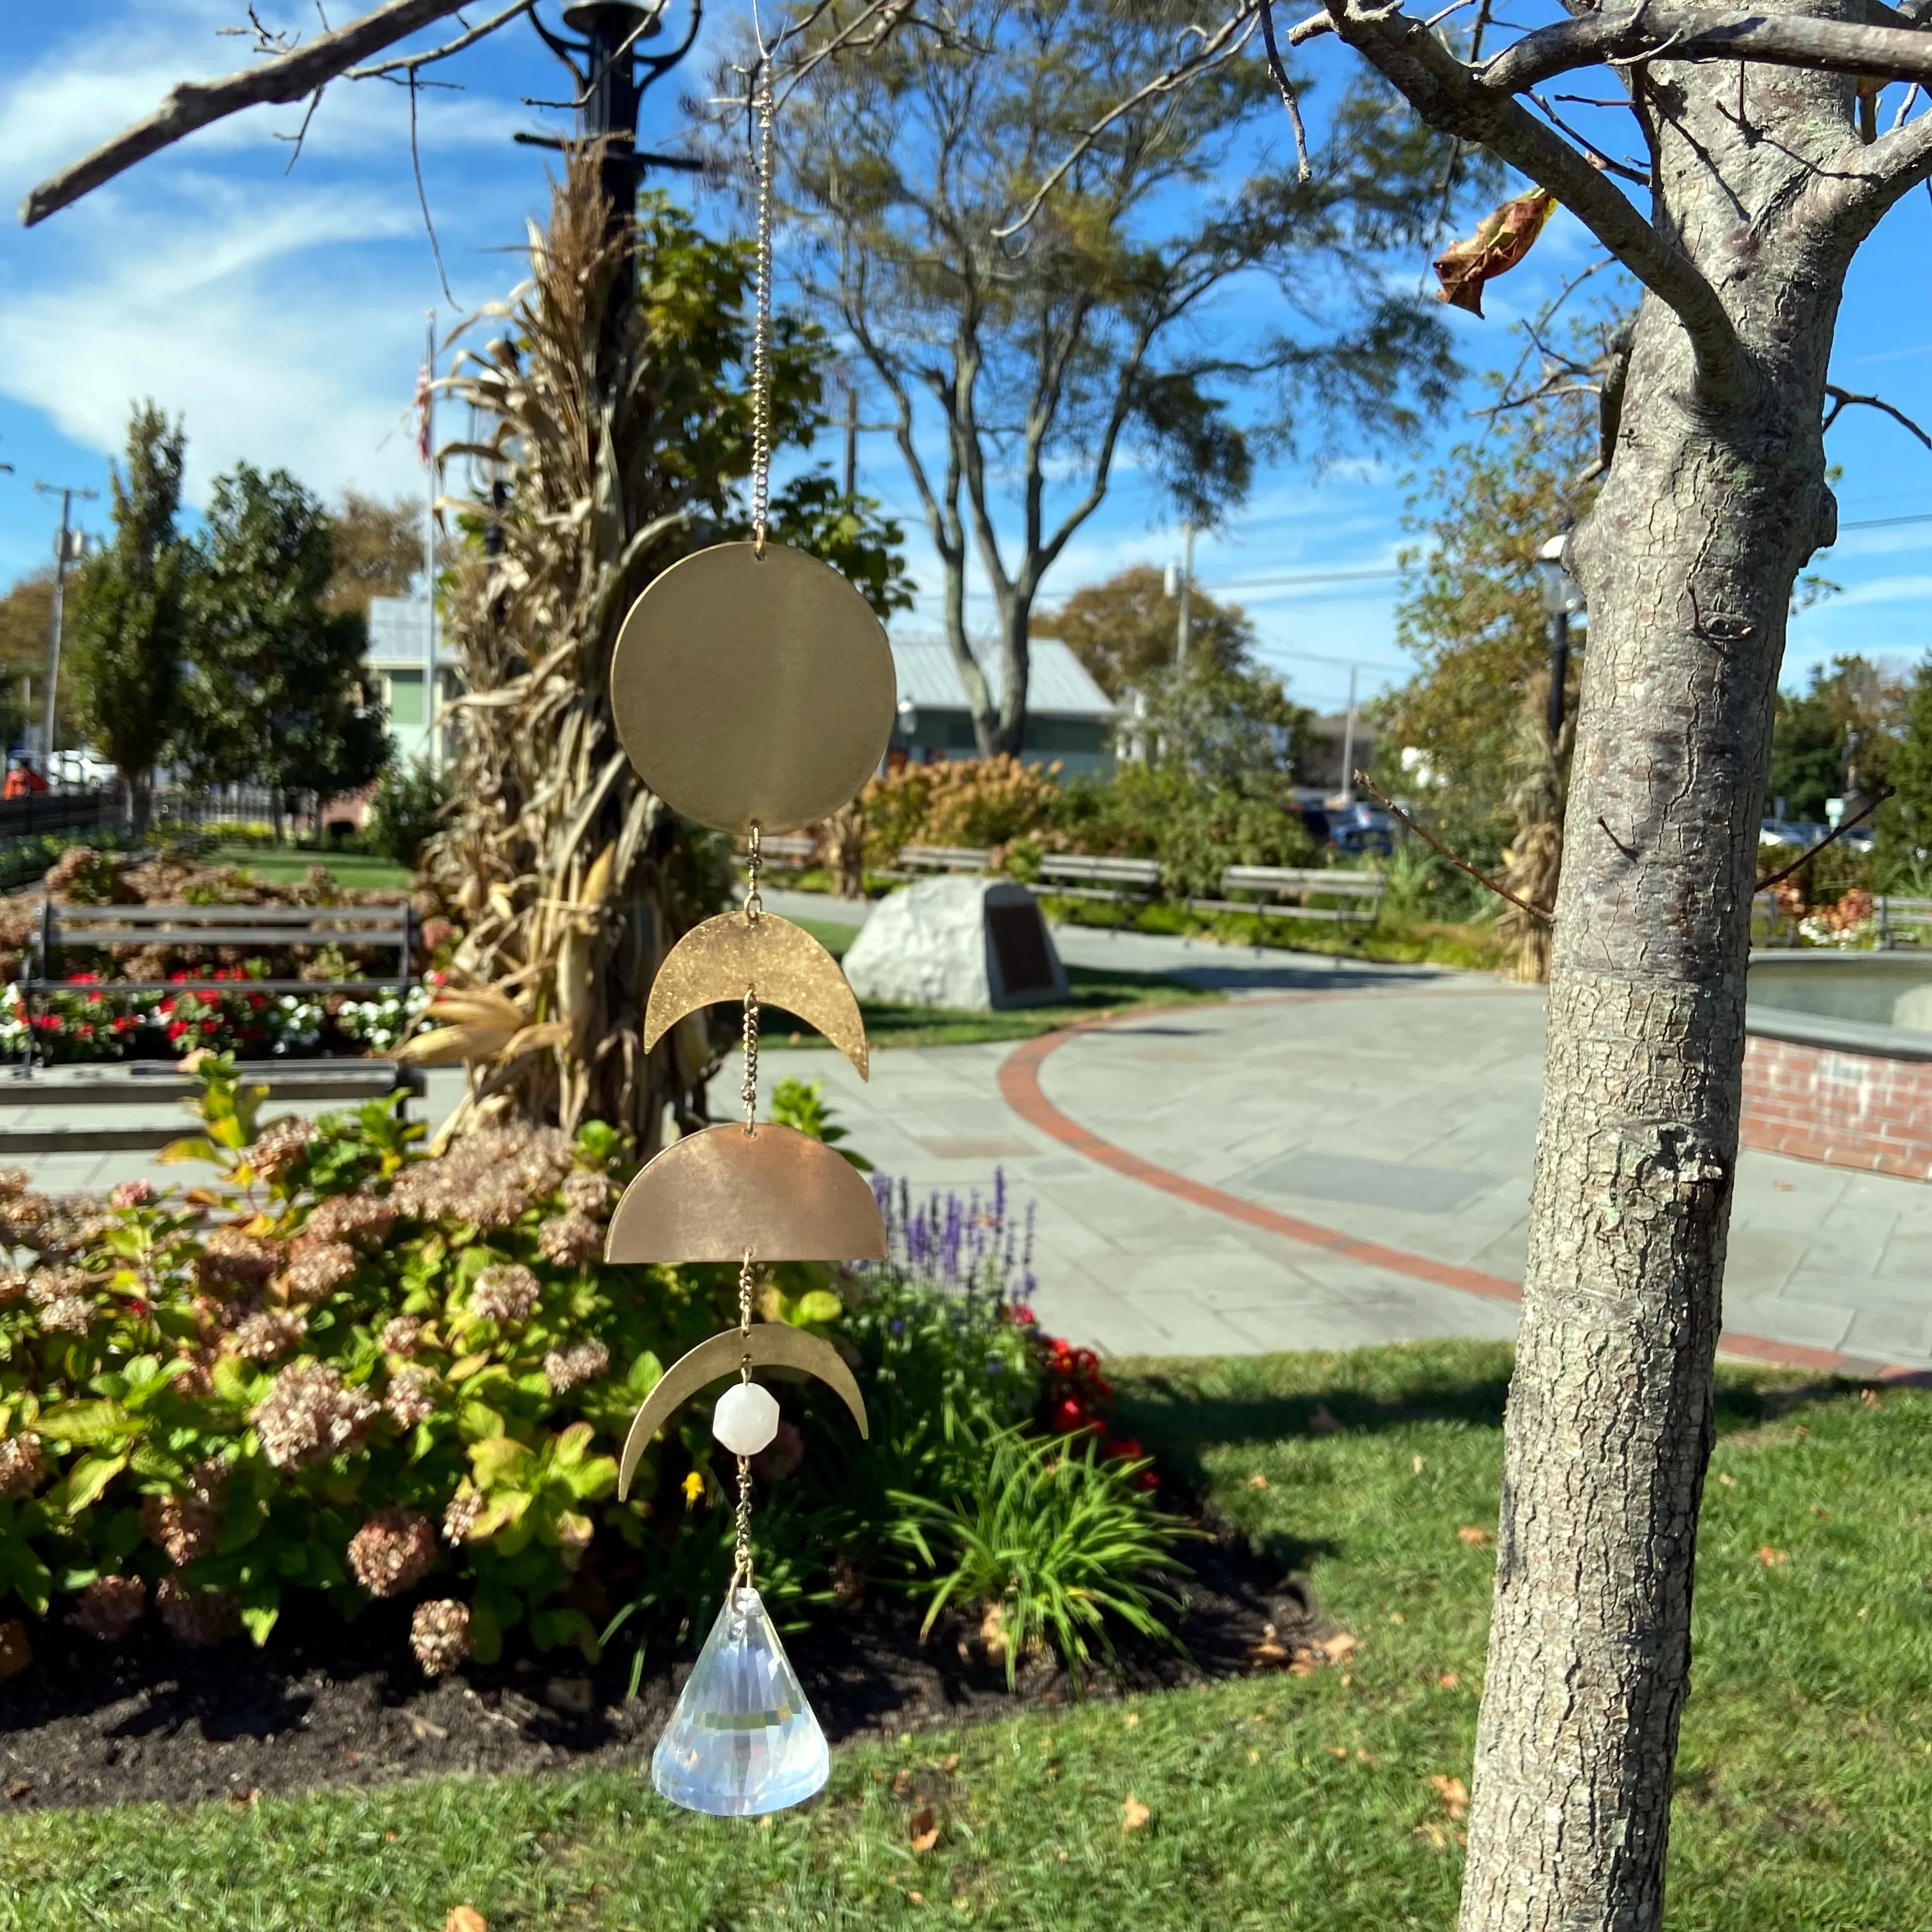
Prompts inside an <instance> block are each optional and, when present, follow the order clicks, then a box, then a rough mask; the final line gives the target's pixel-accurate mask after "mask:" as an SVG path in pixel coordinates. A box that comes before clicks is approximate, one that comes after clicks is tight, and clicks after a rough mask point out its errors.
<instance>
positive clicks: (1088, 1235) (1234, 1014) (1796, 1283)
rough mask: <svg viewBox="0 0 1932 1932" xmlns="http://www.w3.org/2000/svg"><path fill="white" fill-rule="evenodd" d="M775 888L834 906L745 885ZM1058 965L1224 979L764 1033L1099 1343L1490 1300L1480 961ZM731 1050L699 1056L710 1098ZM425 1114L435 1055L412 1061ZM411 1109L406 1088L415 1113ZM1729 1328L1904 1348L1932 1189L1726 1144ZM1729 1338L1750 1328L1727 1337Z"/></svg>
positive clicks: (1496, 999) (1529, 1148) (1126, 952)
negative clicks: (1008, 1240)
mask: <svg viewBox="0 0 1932 1932" xmlns="http://www.w3.org/2000/svg"><path fill="white" fill-rule="evenodd" d="M766 898H767V902H768V903H769V904H771V906H772V910H775V911H781V912H787V913H791V914H792V915H793V916H799V915H800V914H803V915H805V916H811V917H816V918H819V919H827V920H837V921H845V920H849V921H850V922H853V923H857V922H859V917H861V916H862V913H863V911H864V910H865V908H862V907H849V908H848V907H845V906H843V905H841V904H838V903H837V902H835V901H829V900H826V899H822V898H815V897H808V896H807V895H802V894H793V893H783V892H772V893H769V894H767V895H766ZM1057 937H1058V941H1059V943H1060V945H1061V951H1062V952H1063V953H1064V955H1065V956H1066V957H1067V959H1068V960H1069V961H1070V962H1071V963H1074V964H1077V965H1092V966H1113V967H1116V968H1124V969H1127V970H1130V971H1146V972H1155V973H1164V974H1169V975H1170V976H1172V977H1176V978H1182V979H1187V980H1193V981H1194V982H1196V983H1199V984H1203V985H1211V986H1220V987H1223V988H1226V989H1227V990H1228V991H1229V993H1230V995H1231V998H1229V1001H1228V1002H1227V1003H1226V1004H1223V1005H1214V1006H1207V1007H1199V1006H1197V1007H1183V1008H1178V1009H1175V1010H1171V1011H1168V1012H1152V1013H1142V1014H1135V1015H1131V1016H1128V1017H1127V1019H1125V1020H1124V1021H1123V1022H1120V1023H1118V1024H1116V1025H1112V1026H1106V1027H1097V1028H1088V1029H1085V1030H1082V1031H1076V1032H1074V1033H1072V1034H1058V1035H1054V1036H1050V1037H1049V1038H1047V1039H1046V1040H1036V1041H1032V1042H1028V1043H1022V1044H1021V1045H1020V1046H1013V1045H1011V1044H1000V1045H992V1046H963V1047H941V1048H930V1049H917V1050H913V1049H895V1050H892V1051H889V1052H877V1053H875V1054H874V1055H873V1058H872V1079H871V1082H870V1084H869V1085H866V1084H864V1083H862V1082H860V1081H859V1078H858V1076H856V1074H855V1073H853V1071H852V1070H851V1068H850V1067H849V1066H847V1064H846V1063H845V1061H844V1060H843V1059H842V1058H840V1056H839V1055H837V1054H835V1053H834V1052H831V1051H830V1050H829V1049H809V1048H799V1049H784V1048H782V1047H780V1046H777V1045H776V1043H768V1045H769V1049H770V1050H769V1053H768V1058H767V1063H766V1064H767V1066H768V1067H769V1068H770V1070H771V1072H772V1075H773V1076H774V1077H776V1076H781V1074H784V1073H797V1074H800V1075H802V1076H805V1077H807V1078H809V1079H818V1080H822V1081H823V1082H824V1083H825V1085H826V1091H827V1094H828V1097H829V1099H830V1100H831V1101H832V1104H833V1106H834V1107H835V1110H836V1112H837V1114H838V1118H839V1119H840V1120H841V1122H842V1123H843V1124H844V1125H846V1126H847V1127H849V1128H850V1130H852V1133H853V1144H854V1145H856V1146H858V1147H859V1148H862V1149H863V1150H864V1151H865V1152H866V1153H867V1154H868V1155H870V1156H871V1158H872V1159H873V1160H874V1161H875V1162H877V1163H878V1165H879V1166H880V1167H882V1168H883V1169H885V1170H886V1172H889V1173H890V1174H892V1175H898V1176H903V1177H904V1178H905V1179H906V1180H907V1181H908V1182H909V1183H910V1184H911V1185H912V1187H913V1188H914V1189H915V1190H919V1191H923V1190H926V1189H927V1188H939V1189H942V1190H945V1189H950V1190H955V1191H956V1192H958V1193H961V1194H962V1195H964V1194H965V1193H968V1192H969V1191H970V1190H973V1189H974V1188H977V1189H978V1190H980V1193H982V1194H985V1193H988V1192H989V1191H990V1189H991V1187H992V1179H993V1174H994V1171H995V1169H999V1168H1003V1169H1004V1170H1005V1172H1006V1175H1007V1181H1008V1184H1009V1186H1010V1188H1011V1190H1013V1193H1014V1195H1015V1196H1016V1198H1017V1199H1019V1200H1020V1201H1022V1202H1024V1201H1025V1200H1027V1199H1032V1200H1034V1201H1035V1202H1037V1203H1038V1217H1039V1219H1038V1238H1037V1247H1036V1252H1035V1267H1036V1271H1037V1274H1038V1275H1039V1277H1040V1289H1039V1292H1038V1293H1037V1295H1036V1298H1035V1302H1036V1306H1037V1308H1038V1310H1039V1312H1040V1316H1041V1319H1043V1321H1044V1322H1046V1323H1047V1324H1048V1325H1049V1327H1051V1328H1053V1329H1054V1330H1055V1331H1056V1332H1057V1333H1060V1334H1065V1335H1067V1336H1069V1337H1072V1338H1073V1339H1074V1340H1078V1341H1081V1342H1085V1343H1091V1344H1092V1345H1094V1346H1097V1347H1100V1348H1102V1349H1106V1350H1108V1351H1109V1352H1115V1353H1121V1354H1125V1353H1157V1354H1183V1355H1193V1354H1221V1353H1250V1352H1257V1351H1262V1350H1270V1349H1316V1348H1346V1347H1349V1346H1354V1345H1356V1344H1358V1343H1367V1342H1381V1341H1393V1340H1405V1339H1417V1338H1421V1337H1431V1336H1457V1335H1468V1336H1490V1337H1502V1336H1507V1335H1508V1334H1511V1333H1512V1332H1513V1331H1514V1327H1515V1318H1516V1310H1515V1307H1514V1302H1513V1299H1512V1296H1513V1294H1514V1288H1515V1285H1516V1284H1517V1283H1519V1282H1520V1279H1521V1276H1522V1271H1523V1249H1524V1241H1525V1234H1526V1217H1527V1207H1528V1197H1529V1175H1530V1164H1531V1158H1532V1152H1533V1149H1534V1145H1535V1124H1536V1115H1537V1106H1538V1088H1539V1084H1540V1081H1541V1062H1542V1047H1543V1025H1544V1022H1543V1002H1542V1000H1541V997H1540V996H1539V995H1538V994H1536V993H1535V992H1532V991H1529V990H1527V989H1522V988H1517V987H1513V986H1508V985H1507V984H1505V983H1502V982H1499V981H1496V980H1490V979H1488V978H1486V977H1482V976H1479V975H1475V974H1445V973H1437V972H1432V971H1428V970H1427V969H1421V968H1405V967H1389V966H1379V965H1370V964H1366V963H1364V962H1352V961H1335V960H1328V959H1322V958H1319V957H1317V956H1312V955H1306V954H1302V955H1298V954H1292V953H1275V952H1263V951H1258V950H1250V949H1246V948H1238V947H1223V946H1217V945H1215V944H1212V943H1211V942H1207V941H1198V940H1181V939H1168V938H1155V937H1152V936H1148V935H1135V934H1111V933H1107V932H1099V931H1094V930H1091V929H1088V930H1082V929H1061V931H1060V932H1059V933H1058V935H1057ZM738 1077H739V1076H738V1071H737V1069H736V1064H735V1060H734V1061H733V1062H732V1063H730V1064H727V1067H726V1068H725V1069H724V1071H723V1072H722V1073H721V1074H720V1075H719V1076H718V1083H717V1087H716V1089H715V1094H714V1102H715V1110H716V1112H718V1115H719V1116H720V1118H723V1117H724V1116H726V1115H729V1114H730V1113H731V1112H735V1109H736V1087H737V1082H738ZM459 1087H460V1075H459V1074H453V1073H433V1074H432V1075H431V1094H430V1097H429V1100H428V1105H427V1106H426V1107H425V1108H424V1109H422V1115H427V1117H428V1118H430V1119H431V1121H435V1120H438V1119H440V1118H442V1116H443V1114H444V1113H445V1112H447V1111H448V1109H449V1106H452V1105H453V1104H454V1102H455V1097H456V1094H457V1092H458V1089H459ZM420 1117H422V1116H421V1115H419V1118H420ZM34 1166H35V1172H36V1176H37V1181H38V1184H39V1185H40V1186H42V1187H46V1188H49V1189H50V1190H55V1191H65V1190H71V1189H83V1188H85V1189H89V1190H93V1189H102V1188H105V1187H109V1186H110V1185H112V1184H113V1182H114V1181H118V1180H121V1179H124V1178H128V1177H130V1176H131V1175H139V1174H146V1175H149V1176H150V1177H151V1178H154V1180H156V1181H160V1182H167V1183H180V1182H181V1181H185V1180H189V1179H191V1178H193V1170H192V1169H179V1168H174V1169H156V1168H154V1166H152V1165H151V1162H150V1161H149V1160H148V1157H145V1156H144V1155H142V1154H72V1155H62V1156H59V1157H49V1158H46V1159H43V1160H41V1161H40V1162H38V1163H34ZM1725 1293H1726V1315H1727V1334H1728V1335H1729V1337H1730V1346H1733V1347H1736V1348H1738V1349H1739V1350H1740V1352H1757V1353H1760V1354H1762V1353H1766V1352H1767V1350H1766V1349H1765V1348H1764V1347H1763V1346H1760V1345H1761V1344H1762V1343H1770V1344H1773V1345H1777V1346H1778V1348H1779V1349H1781V1350H1782V1352H1784V1355H1785V1356H1786V1358H1787V1359H1790V1360H1793V1361H1809V1362H1811V1363H1813V1364H1815V1365H1817V1366H1820V1367H1824V1366H1828V1365H1830V1364H1832V1363H1833V1362H1834V1361H1836V1360H1837V1359H1838V1358H1841V1357H1849V1358H1852V1360H1853V1361H1855V1362H1856V1363H1858V1364H1869V1365H1872V1366H1877V1365H1881V1364H1893V1365H1897V1366H1900V1367H1906V1368H1911V1369H1921V1368H1932V1186H1927V1185H1924V1184H1920V1183H1916V1182H1912V1181H1900V1180H1894V1179H1891V1178H1888V1177H1885V1176H1882V1175H1859V1174H1853V1173H1851V1172H1846V1171H1844V1170H1843V1169H1835V1168H1826V1167H1819V1166H1813V1165H1811V1164H1810V1163H1806V1162H1802V1161H1797V1160H1788V1159H1786V1158H1784V1157H1780V1156H1777V1155H1772V1154H1758V1153H1754V1152H1749V1151H1747V1152H1746V1153H1745V1154H1744V1155H1742V1157H1741V1159H1740V1161H1739V1174H1738V1186H1737V1194H1736V1209H1735V1212H1734V1215H1733V1224H1732V1232H1731V1240H1730V1270H1729V1274H1728V1277H1727V1283H1726V1290H1725ZM1751 1338H1757V1340H1752V1339H1751Z"/></svg>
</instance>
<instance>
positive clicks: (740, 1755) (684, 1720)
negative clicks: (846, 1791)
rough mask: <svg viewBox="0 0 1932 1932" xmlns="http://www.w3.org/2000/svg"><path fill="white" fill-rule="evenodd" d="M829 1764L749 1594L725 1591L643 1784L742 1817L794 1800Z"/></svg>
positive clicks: (818, 1782) (694, 1805) (714, 1812)
mask: <svg viewBox="0 0 1932 1932" xmlns="http://www.w3.org/2000/svg"><path fill="white" fill-rule="evenodd" d="M831 1769H832V1766H831V1760H830V1757H829V1754H828V1753H827V1752H826V1748H825V1733H823V1731H821V1730H820V1729H819V1728H818V1720H817V1718H814V1716H813V1715H811V1706H810V1705H809V1704H808V1703H806V1702H805V1693H804V1691H802V1689H801V1688H799V1681H798V1676H797V1673H796V1672H795V1671H793V1669H792V1667H791V1660H790V1658H787V1656H786V1655H785V1654H784V1645H782V1644H781V1643H779V1642H778V1632H777V1631H775V1630H774V1629H773V1628H772V1620H771V1619H770V1618H769V1616H766V1614H765V1607H764V1605H763V1603H762V1602H761V1601H760V1599H759V1597H758V1593H757V1591H755V1590H754V1589H749V1588H745V1589H740V1590H737V1591H734V1592H732V1594H731V1595H730V1598H729V1600H728V1601H727V1602H726V1604H724V1607H723V1608H722V1609H721V1610H719V1612H718V1621H717V1622H715V1623H714V1624H713V1625H712V1626H711V1634H710V1635H709V1637H706V1639H705V1640H704V1648H703V1649H702V1650H701V1651H700V1652H698V1654H697V1669H696V1670H694V1671H692V1673H691V1678H690V1681H689V1682H688V1683H687V1684H686V1685H685V1687H684V1694H683V1695H682V1697H679V1699H678V1700H677V1709H676V1710H675V1711H673V1712H672V1713H671V1719H670V1723H669V1724H667V1725H666V1726H665V1727H664V1736H662V1737H661V1738H659V1739H658V1748H657V1749H656V1751H654V1752H653V1753H652V1756H651V1782H652V1784H654V1785H655V1786H656V1787H657V1788H658V1790H659V1791H660V1792H661V1793H662V1794H663V1795H664V1796H665V1797H667V1798H668V1799H670V1802H672V1803H673V1805H682V1806H683V1807H684V1808H685V1810H687V1811H703V1812H706V1813H708V1814H709V1815H710V1816H711V1817H714V1818H749V1817H757V1815H759V1814H760V1813H763V1812H766V1811H783V1810H784V1808H785V1807H786V1806H787V1805H799V1804H802V1803H803V1802H804V1801H805V1799H808V1798H809V1797H810V1796H811V1795H812V1793H814V1791H817V1790H819V1788H820V1787H821V1786H822V1785H823V1784H824V1782H825V1781H826V1778H827V1777H828V1776H829V1775H830V1773H831Z"/></svg>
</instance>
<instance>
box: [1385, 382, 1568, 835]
mask: <svg viewBox="0 0 1932 1932" xmlns="http://www.w3.org/2000/svg"><path fill="white" fill-rule="evenodd" d="M1599 440H1600V433H1599V428H1598V416H1597V408H1596V403H1595V398H1592V397H1589V396H1578V395H1575V394H1574V393H1573V394H1571V395H1561V396H1545V397H1544V398H1541V399H1540V400H1538V401H1536V402H1535V403H1532V404H1529V405H1528V406H1526V407H1523V408H1521V409H1517V410H1504V411H1501V412H1499V413H1497V414H1496V415H1495V416H1493V417H1491V418H1490V421H1489V423H1488V426H1487V428H1485V430H1484V431H1483V433H1482V434H1481V435H1479V436H1476V437H1472V438H1471V439H1470V440H1469V441H1467V442H1465V443H1460V444H1458V445H1457V446H1456V448H1455V449H1453V450H1451V452H1450V454H1449V458H1448V461H1447V462H1445V463H1444V464H1443V466H1442V468H1440V469H1438V470H1436V471H1435V472H1433V474H1432V475H1430V478H1429V479H1428V481H1427V484H1425V485H1424V486H1422V487H1419V488H1418V489H1416V490H1414V491H1413V492H1412V494H1411V496H1410V497H1409V514H1408V517H1407V519H1406V521H1407V524H1408V527H1409V529H1410V530H1412V532H1415V534H1416V535H1418V536H1419V537H1420V538H1421V539H1422V541H1421V543H1420V544H1418V545H1417V546H1416V547H1415V548H1413V549H1412V550H1407V551H1406V552H1405V553H1403V566H1404V568H1405V570H1406V572H1407V574H1408V582H1407V585H1406V590H1405V593H1404V595H1403V601H1401V603H1400V604H1399V605H1398V606H1397V611H1396V635H1397V639H1398V640H1399V641H1400V643H1402V644H1403V646H1404V647H1405V648H1406V649H1409V651H1411V652H1414V654H1415V656H1416V658H1418V661H1419V666H1420V667H1419V668H1418V671H1417V673H1416V674H1415V676H1414V677H1412V679H1410V680H1409V682H1408V683H1407V684H1406V685H1403V687H1402V688H1400V690H1398V691H1395V692H1394V693H1393V694H1391V696H1390V697H1388V698H1387V699H1386V700H1384V701H1383V703H1382V706H1380V707H1379V709H1380V711H1381V713H1382V716H1381V718H1380V721H1379V722H1380V727H1381V728H1379V730H1378V731H1377V733H1376V744H1377V755H1378V758H1379V760H1381V761H1382V763H1384V765H1385V768H1386V769H1389V770H1390V772H1391V776H1392V777H1394V778H1397V781H1400V776H1401V775H1400V772H1399V771H1398V770H1397V769H1396V767H1395V761H1396V759H1397V757H1398V755H1399V754H1400V751H1402V750H1403V749H1404V748H1409V747H1412V748H1414V749H1415V751H1418V752H1419V753H1420V754H1421V755H1422V757H1424V759H1426V760H1427V769H1428V772H1429V773H1430V780H1431V795H1432V796H1433V798H1434V799H1435V800H1436V802H1438V804H1439V805H1440V807H1441V808H1442V810H1443V811H1445V812H1446V813H1448V814H1450V815H1451V816H1452V817H1455V818H1457V819H1459V820H1490V821H1494V822H1497V823H1500V822H1501V821H1502V820H1503V819H1505V817H1507V816H1508V799H1509V796H1510V793H1511V789H1512V787H1513V784H1514V775H1513V771H1514V760H1513V757H1512V748H1513V743H1514V739H1515V736H1516V734H1517V720H1518V717H1519V714H1520V712H1522V709H1523V699H1524V692H1525V691H1526V689H1528V688H1531V687H1532V686H1533V685H1535V682H1537V681H1538V679H1544V680H1545V682H1547V667H1548V664H1549V658H1550V640H1549V630H1548V619H1547V617H1546V616H1545V614H1544V607H1543V593H1542V585H1541V577H1540V575H1539V573H1538V568H1537V553H1538V550H1540V549H1541V547H1542V546H1543V545H1544V543H1546V542H1547V541H1548V540H1549V539H1550V538H1551V537H1553V536H1555V535H1558V534H1559V532H1562V531H1564V530H1565V529H1568V528H1569V527H1570V526H1571V525H1572V524H1574V523H1575V522H1576V521H1577V519H1578V518H1579V517H1580V516H1582V514H1583V512H1584V511H1586V509H1587V508H1589V504H1590V502H1591V500H1592V497H1593V496H1594V495H1595V484H1594V483H1593V482H1586V481H1583V480H1581V479H1582V478H1583V477H1584V476H1585V475H1586V472H1588V471H1589V469H1590V467H1591V466H1592V462H1593V460H1594V459H1595V457H1596V456H1597V454H1598V448H1599ZM1579 641H1580V640H1579Z"/></svg>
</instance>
